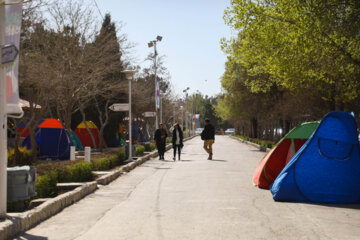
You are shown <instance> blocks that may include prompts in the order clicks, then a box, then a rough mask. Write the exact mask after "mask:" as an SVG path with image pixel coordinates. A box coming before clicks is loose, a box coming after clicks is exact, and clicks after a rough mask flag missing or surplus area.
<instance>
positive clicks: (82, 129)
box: [74, 121, 107, 148]
mask: <svg viewBox="0 0 360 240" xmlns="http://www.w3.org/2000/svg"><path fill="white" fill-rule="evenodd" d="M86 125H87V126H88V127H89V129H90V131H91V132H92V134H93V136H94V138H95V142H96V146H97V147H98V146H99V129H98V128H97V126H96V125H95V123H93V122H91V121H86ZM74 132H75V134H76V135H77V136H78V138H79V139H80V142H81V144H82V145H83V147H92V148H97V147H95V146H94V144H93V141H92V139H91V136H90V134H89V132H88V130H87V129H86V126H85V124H84V122H81V123H80V124H79V125H78V126H77V127H76V129H75V131H74ZM103 147H107V145H106V142H105V139H103Z"/></svg>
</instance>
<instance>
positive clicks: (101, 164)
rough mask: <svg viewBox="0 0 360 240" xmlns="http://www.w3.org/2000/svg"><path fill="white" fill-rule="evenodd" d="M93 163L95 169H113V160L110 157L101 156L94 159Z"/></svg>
mask: <svg viewBox="0 0 360 240" xmlns="http://www.w3.org/2000/svg"><path fill="white" fill-rule="evenodd" d="M115 157H116V156H115ZM92 163H93V166H94V170H95V171H106V170H109V169H111V160H110V159H109V158H100V159H97V160H95V161H92Z"/></svg>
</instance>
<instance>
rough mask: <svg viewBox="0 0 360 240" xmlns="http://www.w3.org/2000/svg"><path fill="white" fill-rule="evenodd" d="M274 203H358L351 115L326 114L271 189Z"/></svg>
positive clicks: (359, 156) (358, 167)
mask: <svg viewBox="0 0 360 240" xmlns="http://www.w3.org/2000/svg"><path fill="white" fill-rule="evenodd" d="M271 193H272V194H273V198H274V200H276V201H296V202H323V203H354V202H360V153H359V142H358V136H357V127H356V122H355V119H354V117H353V116H352V115H351V114H348V113H345V112H341V111H335V112H330V113H328V114H327V115H326V116H325V117H324V119H323V120H322V121H321V123H320V125H319V126H318V128H317V129H316V131H315V132H314V134H313V136H312V137H311V138H310V139H309V140H308V141H307V142H306V143H305V144H304V145H303V147H302V148H301V149H300V150H299V151H298V152H297V153H296V154H295V155H294V157H293V158H292V159H291V160H290V162H289V163H288V164H287V165H286V166H285V168H284V169H283V170H282V172H281V173H280V174H279V176H278V177H277V178H276V180H275V182H274V184H273V185H272V187H271Z"/></svg>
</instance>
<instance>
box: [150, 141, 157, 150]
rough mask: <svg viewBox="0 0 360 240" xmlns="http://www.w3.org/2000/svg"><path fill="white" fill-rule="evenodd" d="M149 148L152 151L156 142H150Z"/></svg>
mask: <svg viewBox="0 0 360 240" xmlns="http://www.w3.org/2000/svg"><path fill="white" fill-rule="evenodd" d="M150 149H151V151H154V150H155V149H156V143H151V144H150Z"/></svg>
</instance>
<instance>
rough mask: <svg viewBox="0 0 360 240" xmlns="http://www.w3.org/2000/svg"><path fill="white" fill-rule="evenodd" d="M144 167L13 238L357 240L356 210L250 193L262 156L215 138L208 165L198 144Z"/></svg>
mask: <svg viewBox="0 0 360 240" xmlns="http://www.w3.org/2000/svg"><path fill="white" fill-rule="evenodd" d="M171 154H172V152H167V153H166V155H165V158H166V159H167V160H166V161H159V160H157V159H153V160H150V161H148V162H146V163H145V164H143V165H141V166H139V167H137V168H136V169H134V170H133V171H131V172H130V173H128V174H126V175H123V176H121V177H120V178H118V179H117V180H116V181H114V182H113V183H111V184H109V185H108V186H104V187H101V188H100V189H99V190H97V191H96V192H95V193H93V194H91V195H89V196H88V197H86V198H84V199H83V200H81V201H79V202H78V203H76V204H74V205H72V206H70V207H68V208H66V209H64V210H63V211H62V212H60V213H59V214H57V215H56V216H54V217H52V218H50V219H48V220H47V221H45V222H43V223H41V224H39V225H38V226H36V227H35V228H33V229H31V230H29V231H28V232H26V233H25V234H23V235H22V236H21V237H19V238H17V239H51V240H53V239H79V240H80V239H101V240H105V239H154V240H156V239H159V240H169V239H177V240H178V239H196V240H197V239H204V240H205V239H206V240H211V239H217V240H218V239H326V240H329V239H341V240H343V239H360V211H359V209H360V205H319V204H302V203H278V202H274V201H273V199H272V197H271V194H270V192H269V191H268V190H261V189H258V188H256V187H254V186H253V184H252V181H251V180H252V177H253V172H254V170H255V168H256V166H257V164H258V163H259V161H260V160H261V158H262V157H263V156H264V153H263V152H260V151H258V150H257V149H256V148H254V147H252V146H249V145H246V144H243V143H240V142H238V141H236V140H234V139H231V138H229V137H226V136H224V137H223V136H217V138H216V142H215V144H214V160H212V161H210V160H206V159H207V155H206V154H205V151H204V150H203V149H202V141H201V140H200V138H195V139H193V140H190V141H188V142H186V144H185V147H184V149H183V155H182V159H183V160H182V161H176V162H173V161H172V160H170V159H172V156H171Z"/></svg>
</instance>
